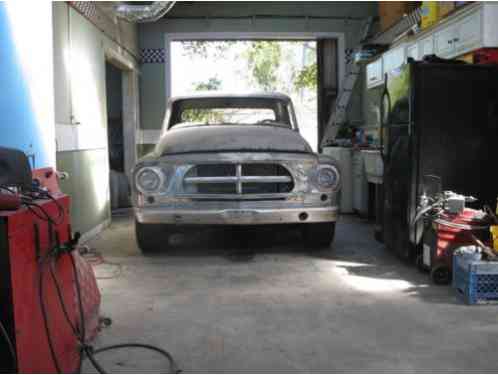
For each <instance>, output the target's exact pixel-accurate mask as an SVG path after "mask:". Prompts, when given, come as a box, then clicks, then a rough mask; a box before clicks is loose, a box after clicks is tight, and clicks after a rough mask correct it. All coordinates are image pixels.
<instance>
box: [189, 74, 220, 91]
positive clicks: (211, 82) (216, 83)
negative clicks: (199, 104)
mask: <svg viewBox="0 0 498 375" xmlns="http://www.w3.org/2000/svg"><path fill="white" fill-rule="evenodd" d="M220 88H221V80H219V79H218V77H211V78H209V79H208V80H207V81H206V82H196V83H194V90H195V91H218V90H219V89H220Z"/></svg>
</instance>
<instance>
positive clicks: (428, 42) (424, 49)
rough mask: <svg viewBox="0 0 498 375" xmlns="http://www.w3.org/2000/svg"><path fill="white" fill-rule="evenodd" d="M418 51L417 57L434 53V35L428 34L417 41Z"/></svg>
mask: <svg viewBox="0 0 498 375" xmlns="http://www.w3.org/2000/svg"><path fill="white" fill-rule="evenodd" d="M417 45H418V49H419V51H420V53H419V56H418V58H419V59H423V58H424V56H428V55H432V54H434V36H433V35H430V36H428V37H426V38H423V39H421V40H420V41H418V42H417Z"/></svg>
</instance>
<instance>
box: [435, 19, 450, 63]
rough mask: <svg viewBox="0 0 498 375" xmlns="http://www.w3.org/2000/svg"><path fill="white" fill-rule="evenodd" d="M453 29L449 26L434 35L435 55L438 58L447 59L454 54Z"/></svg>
mask: <svg viewBox="0 0 498 375" xmlns="http://www.w3.org/2000/svg"><path fill="white" fill-rule="evenodd" d="M453 39H455V27H454V26H449V27H447V28H444V29H442V30H441V31H438V32H437V33H436V34H435V35H434V45H435V53H436V55H438V56H439V57H443V58H448V57H450V56H451V55H453V53H454V52H455V46H454V40H453Z"/></svg>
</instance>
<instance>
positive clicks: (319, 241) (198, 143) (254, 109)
mask: <svg viewBox="0 0 498 375" xmlns="http://www.w3.org/2000/svg"><path fill="white" fill-rule="evenodd" d="M340 182H341V178H340V172H339V168H338V166H337V163H336V162H335V161H334V160H333V159H331V158H330V157H327V156H324V155H318V154H316V153H314V152H313V151H312V149H311V147H310V146H309V144H308V143H307V142H306V141H305V140H304V138H303V137H302V136H301V135H300V134H299V129H298V125H297V122H296V116H295V113H294V109H293V106H292V102H291V100H290V98H289V97H288V96H286V95H282V94H251V95H219V94H208V95H202V96H189V97H176V98H172V99H171V100H170V101H169V103H168V106H167V111H166V115H165V119H164V124H163V132H162V135H161V138H160V140H159V142H158V144H157V145H156V147H155V149H154V151H153V152H151V153H150V154H148V155H146V156H145V157H143V158H142V159H141V160H140V161H139V162H138V163H137V165H136V166H135V168H134V170H133V183H132V185H133V189H132V190H133V194H132V195H133V196H132V198H133V199H132V201H133V205H134V211H135V219H136V220H135V228H136V237H137V243H138V246H139V247H140V249H141V250H142V252H143V253H151V252H158V251H161V250H164V249H167V248H168V247H169V246H170V245H169V243H168V237H169V236H170V235H172V234H174V233H176V232H182V231H184V230H187V229H188V228H191V227H193V226H199V225H229V226H234V225H248V226H255V225H274V224H280V225H284V224H287V225H295V226H296V227H297V228H299V230H302V232H303V235H304V239H305V241H306V242H305V243H306V244H307V245H309V246H310V247H328V246H330V243H331V241H332V240H333V238H334V232H335V222H336V220H337V213H338V207H337V193H338V191H339V189H340Z"/></svg>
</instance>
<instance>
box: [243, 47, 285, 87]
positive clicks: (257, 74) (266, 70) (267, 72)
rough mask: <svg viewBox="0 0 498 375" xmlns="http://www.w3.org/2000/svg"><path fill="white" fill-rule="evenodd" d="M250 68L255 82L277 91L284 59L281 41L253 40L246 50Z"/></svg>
mask: <svg viewBox="0 0 498 375" xmlns="http://www.w3.org/2000/svg"><path fill="white" fill-rule="evenodd" d="M245 57H247V62H248V66H249V70H250V72H251V73H252V77H253V79H254V80H255V82H256V83H257V84H258V85H259V86H260V87H261V89H263V90H264V91H275V90H276V89H277V84H278V76H277V72H278V68H279V67H280V63H281V60H282V49H281V46H280V43H278V42H275V41H266V40H265V41H255V42H252V43H251V45H250V47H249V49H248V50H247V51H246V56H245Z"/></svg>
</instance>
